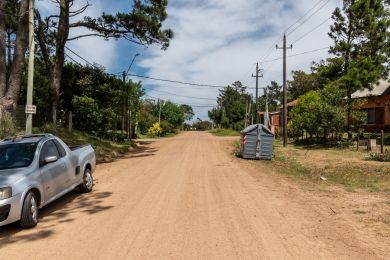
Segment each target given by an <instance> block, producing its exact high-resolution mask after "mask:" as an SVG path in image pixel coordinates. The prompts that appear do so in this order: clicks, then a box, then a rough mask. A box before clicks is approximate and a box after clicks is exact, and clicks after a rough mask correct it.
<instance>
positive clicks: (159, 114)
mask: <svg viewBox="0 0 390 260" xmlns="http://www.w3.org/2000/svg"><path fill="white" fill-rule="evenodd" d="M158 104H159V106H160V108H159V110H158V125H161V101H160V99H158Z"/></svg>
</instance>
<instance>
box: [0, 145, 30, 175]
mask: <svg viewBox="0 0 390 260" xmlns="http://www.w3.org/2000/svg"><path fill="white" fill-rule="evenodd" d="M36 148H37V143H19V144H6V145H0V170H7V169H15V168H23V167H28V166H29V165H30V164H31V163H32V161H33V160H34V155H35V150H36Z"/></svg>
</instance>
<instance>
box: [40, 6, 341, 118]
mask: <svg viewBox="0 0 390 260" xmlns="http://www.w3.org/2000/svg"><path fill="white" fill-rule="evenodd" d="M110 2H111V1H104V0H93V1H90V3H92V6H91V7H90V8H88V9H87V12H86V13H84V14H82V15H81V16H79V17H78V18H81V17H82V16H84V15H90V16H92V17H96V16H99V15H100V14H101V13H102V12H103V11H106V12H110V13H114V12H116V11H118V10H113V9H115V8H117V9H118V8H127V9H128V7H129V6H127V5H128V4H129V2H128V1H118V2H117V1H115V3H114V2H111V3H110ZM317 2H318V1H307V0H295V1H294V0H280V1H276V0H262V1H259V0H240V1H237V0H191V1H189V0H170V1H169V6H168V19H167V21H166V23H165V26H166V27H170V28H172V29H173V31H174V32H175V38H174V39H173V40H172V41H171V45H170V47H169V48H168V50H167V51H161V50H160V48H159V47H158V46H151V47H149V48H148V49H147V50H146V51H145V52H144V53H142V56H140V57H139V58H138V59H137V61H138V62H137V64H136V65H138V67H139V68H141V70H142V71H146V72H145V74H147V75H148V76H153V77H159V78H167V79H176V80H181V81H189V82H198V83H205V84H213V85H227V84H231V83H233V82H234V81H236V80H240V81H242V82H243V83H244V85H246V86H249V87H254V86H255V81H254V79H253V78H252V77H251V74H252V73H253V72H254V71H255V63H256V62H257V61H259V60H260V58H262V57H264V56H267V57H266V60H272V59H275V58H278V57H280V56H281V54H282V52H281V50H276V49H275V48H274V44H275V41H276V40H277V39H278V38H279V41H278V44H279V45H281V44H282V42H281V37H282V34H283V31H284V30H285V29H286V28H287V27H289V26H290V25H291V24H293V23H294V22H295V21H296V20H297V19H298V18H299V17H301V16H302V15H303V14H304V13H305V12H306V11H307V10H309V9H310V8H311V7H312V6H313V5H314V4H315V3H317ZM326 2H327V0H322V3H326ZM85 3H86V0H82V1H75V7H74V9H76V8H77V7H80V6H82V5H83V4H85ZM119 3H120V4H119ZM322 3H321V4H320V5H318V7H320V6H321V5H322ZM340 4H341V0H330V2H329V3H327V4H326V5H325V6H324V7H323V8H322V9H321V10H320V11H319V12H318V13H316V14H315V15H314V16H313V17H312V18H311V19H310V20H309V21H307V22H306V23H305V24H303V25H302V26H300V27H299V29H297V30H296V31H294V32H293V33H292V34H291V35H288V38H287V42H288V44H290V43H291V42H294V41H295V40H296V39H298V38H299V37H300V36H302V35H303V34H304V33H306V32H308V31H310V30H311V29H312V28H314V27H316V26H317V25H319V24H320V23H321V22H323V21H324V20H325V19H327V18H329V17H330V16H331V13H332V11H333V10H334V8H335V7H336V6H338V5H340ZM37 5H38V8H39V9H40V10H42V12H43V13H55V12H58V8H57V7H56V6H55V4H53V3H52V1H49V0H44V1H38V2H37ZM127 9H126V10H127ZM314 10H316V9H314ZM330 23H331V21H330V20H328V21H327V22H326V23H325V24H323V25H322V26H320V27H319V28H318V29H316V30H315V31H313V32H312V33H310V34H309V35H308V36H307V37H305V38H304V39H302V40H301V41H299V42H297V43H295V44H294V47H293V50H289V51H288V55H294V54H298V53H302V52H305V51H310V50H313V49H318V48H321V47H325V46H329V45H330V44H331V41H330V39H329V37H328V36H327V32H328V31H329V25H330ZM83 32H85V31H84V30H82V29H72V31H71V36H74V35H78V33H83ZM120 43H121V42H120V41H119V42H117V41H104V40H103V39H100V38H97V37H90V38H83V39H80V40H77V41H72V42H70V43H69V44H68V45H67V46H68V47H70V48H71V49H73V50H74V51H76V52H77V53H80V54H81V56H83V57H85V58H86V59H88V60H90V61H95V62H97V63H99V64H101V65H104V66H105V67H106V68H107V69H108V70H110V71H111V70H112V68H115V69H118V67H121V68H122V67H123V68H125V67H127V66H128V62H129V61H128V59H125V61H123V62H125V63H126V64H120V65H119V66H118V59H119V60H121V56H129V57H130V56H132V55H133V53H132V52H131V50H130V52H129V49H124V48H120V47H122V46H128V45H121V44H120ZM133 52H134V51H133ZM68 54H69V55H71V56H72V57H74V55H72V54H71V53H68ZM327 56H328V55H327V51H326V50H323V51H319V52H314V53H309V54H306V55H300V56H296V57H291V58H288V61H287V66H288V67H287V69H288V72H289V73H288V75H290V71H291V70H305V71H308V70H309V68H310V64H311V61H313V60H314V61H318V60H320V59H322V58H326V57H327ZM74 58H75V59H76V60H78V61H80V62H81V63H84V62H82V61H81V60H80V59H78V58H77V57H74ZM270 65H272V66H270ZM262 68H265V69H267V70H266V71H265V72H264V78H262V79H261V80H260V86H261V87H264V86H265V85H266V84H269V82H270V81H271V80H276V81H278V82H279V83H281V82H282V60H278V61H275V62H268V63H264V64H262ZM143 84H144V86H145V87H146V88H147V89H151V88H154V89H155V90H156V91H154V92H153V91H150V92H149V91H148V94H149V95H152V96H156V97H160V98H163V99H170V100H172V101H175V102H180V103H196V104H215V102H214V101H212V100H204V99H190V98H184V97H178V96H175V95H171V94H167V93H163V92H162V91H164V92H169V93H175V94H177V95H181V96H195V97H199V98H216V97H217V95H218V89H215V88H199V87H191V86H181V85H176V84H173V83H160V82H156V81H151V80H143ZM158 91H161V92H158ZM251 92H252V93H254V91H253V90H251ZM208 109H209V108H195V112H196V113H197V116H199V117H201V118H202V119H207V110H208Z"/></svg>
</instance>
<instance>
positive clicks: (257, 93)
mask: <svg viewBox="0 0 390 260" xmlns="http://www.w3.org/2000/svg"><path fill="white" fill-rule="evenodd" d="M262 72H263V70H262V69H259V63H256V75H253V74H252V77H253V78H256V109H255V111H256V115H255V117H256V124H258V123H259V115H258V113H257V112H258V111H257V110H258V109H259V78H262V77H263V74H261V73H262Z"/></svg>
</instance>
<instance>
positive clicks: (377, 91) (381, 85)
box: [352, 79, 390, 98]
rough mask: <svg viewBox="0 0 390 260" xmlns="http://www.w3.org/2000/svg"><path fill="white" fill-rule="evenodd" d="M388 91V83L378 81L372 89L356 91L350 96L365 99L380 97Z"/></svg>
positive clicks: (389, 87) (389, 88)
mask: <svg viewBox="0 0 390 260" xmlns="http://www.w3.org/2000/svg"><path fill="white" fill-rule="evenodd" d="M388 90H390V83H389V81H387V80H384V79H382V80H380V81H379V82H378V84H374V86H373V89H372V90H369V89H366V88H365V89H363V90H358V91H356V92H354V93H353V94H352V98H365V97H377V96H382V95H383V94H385V93H386V92H387V91H388Z"/></svg>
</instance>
